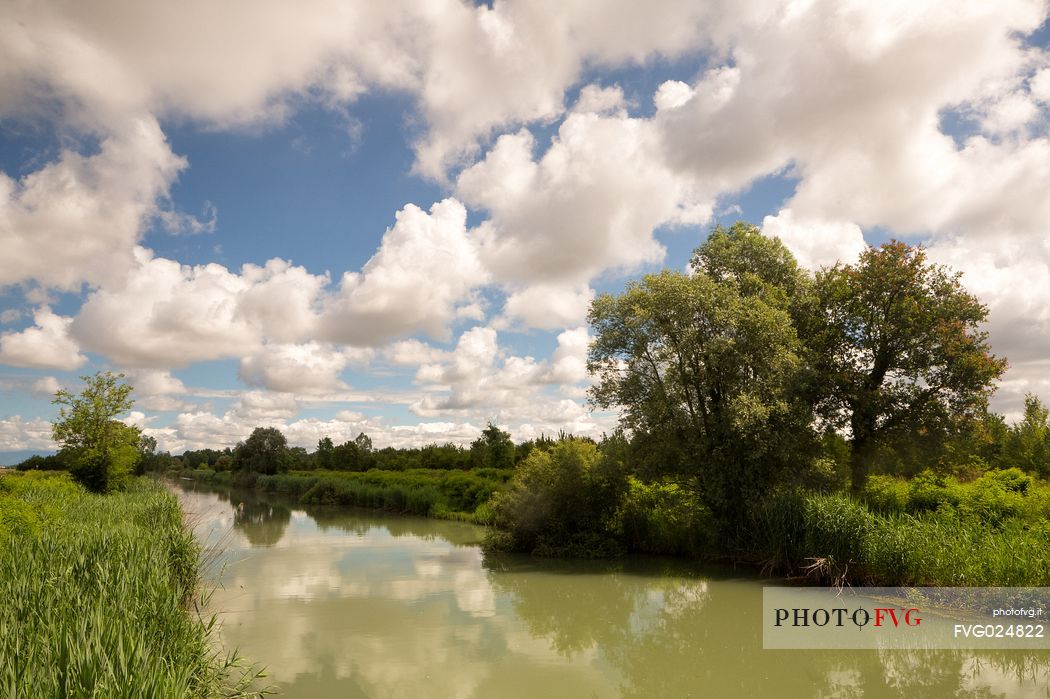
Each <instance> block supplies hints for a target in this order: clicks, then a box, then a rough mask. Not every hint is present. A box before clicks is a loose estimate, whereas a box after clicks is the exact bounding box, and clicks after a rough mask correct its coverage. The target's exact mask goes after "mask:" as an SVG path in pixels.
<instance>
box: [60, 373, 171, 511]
mask: <svg viewBox="0 0 1050 699" xmlns="http://www.w3.org/2000/svg"><path fill="white" fill-rule="evenodd" d="M80 378H81V379H82V380H83V381H84V389H83V390H82V391H81V392H80V393H79V394H74V393H71V392H69V391H67V390H65V389H60V390H59V391H58V392H57V393H55V398H54V400H53V401H52V403H54V404H55V405H58V406H59V411H58V417H57V418H56V419H55V420H54V421H53V422H52V423H51V436H52V439H54V440H55V441H56V442H58V443H59V444H61V445H62V448H61V450H60V452H59V454H60V456H61V458H62V460H63V461H64V462H65V463H67V464H68V465H69V468H70V471H71V472H72V474H73V477H74V478H75V479H76V480H78V481H79V482H80V483H82V484H83V485H84V486H86V487H87V488H89V489H90V490H94V491H96V492H105V491H108V490H113V489H116V488H120V487H122V486H123V485H124V484H125V483H126V481H127V478H128V477H129V476H130V475H131V473H132V470H133V469H134V466H135V464H136V462H137V461H138V459H139V457H140V449H139V444H140V438H141V433H140V432H139V430H138V428H136V427H132V426H130V425H126V424H124V423H123V422H121V421H119V420H117V419H116V418H117V416H118V415H120V414H122V413H126V412H128V411H129V410H131V408H132V406H133V405H134V403H135V402H134V401H133V400H132V398H131V392H132V390H133V389H132V387H131V386H130V385H128V384H126V383H124V374H114V373H113V372H110V371H100V372H98V373H96V374H95V375H94V376H82V377H80ZM154 444H155V442H154Z"/></svg>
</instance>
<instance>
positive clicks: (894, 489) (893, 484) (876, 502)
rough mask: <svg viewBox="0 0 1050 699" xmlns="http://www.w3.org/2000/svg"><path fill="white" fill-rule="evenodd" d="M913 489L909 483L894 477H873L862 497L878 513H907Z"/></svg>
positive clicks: (870, 478)
mask: <svg viewBox="0 0 1050 699" xmlns="http://www.w3.org/2000/svg"><path fill="white" fill-rule="evenodd" d="M910 492H911V487H910V486H909V485H908V482H907V481H905V480H903V479H900V478H894V477H893V476H871V477H869V478H868V482H867V484H866V485H865V487H864V492H863V493H862V497H863V499H864V501H865V502H866V503H868V506H869V507H871V509H873V510H875V511H877V512H886V513H890V512H905V511H906V510H907V509H908V499H909V495H910Z"/></svg>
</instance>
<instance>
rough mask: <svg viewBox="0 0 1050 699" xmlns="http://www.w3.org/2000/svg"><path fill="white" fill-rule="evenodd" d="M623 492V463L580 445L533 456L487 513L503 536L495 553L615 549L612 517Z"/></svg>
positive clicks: (589, 444) (560, 446)
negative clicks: (506, 550) (502, 550)
mask: <svg viewBox="0 0 1050 699" xmlns="http://www.w3.org/2000/svg"><path fill="white" fill-rule="evenodd" d="M625 491H626V478H625V475H624V472H623V464H621V463H619V462H617V461H616V460H615V459H612V458H603V456H602V454H601V452H600V451H599V450H598V447H597V446H595V445H594V444H593V443H592V442H589V441H584V440H566V441H562V442H559V443H558V444H556V445H555V446H554V448H553V449H551V450H550V451H540V450H534V451H532V452H531V453H530V454H529V456H528V458H526V459H525V461H524V462H523V463H522V464H520V465H519V466H518V469H517V472H516V473H515V475H514V479H513V480H512V481H511V486H510V488H509V489H508V490H507V491H505V492H502V493H499V494H498V495H496V497H494V498H493V501H492V510H493V515H494V521H495V523H496V525H497V526H498V527H499V528H500V529H501V530H502V531H503V532H504V533H505V534H504V536H503V537H502V538H501V539H500V541H498V542H493V543H494V544H495V545H497V546H498V547H499V548H504V549H509V550H513V551H529V552H532V553H536V554H539V555H548V556H550V555H572V556H578V557H592V556H603V555H608V554H609V553H610V552H611V550H614V549H615V548H616V543H615V541H616V539H615V537H616V516H615V515H616V512H617V510H618V509H619V506H620V503H621V502H622V500H623V496H624V493H625Z"/></svg>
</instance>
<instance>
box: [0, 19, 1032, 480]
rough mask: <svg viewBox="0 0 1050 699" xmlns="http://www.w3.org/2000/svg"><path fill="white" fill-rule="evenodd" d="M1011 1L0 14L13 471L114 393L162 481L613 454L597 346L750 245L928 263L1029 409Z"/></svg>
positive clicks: (0, 301)
mask: <svg viewBox="0 0 1050 699" xmlns="http://www.w3.org/2000/svg"><path fill="white" fill-rule="evenodd" d="M1047 15H1048V6H1047V3H1046V2H1042V1H1035V0H1002V1H1000V2H996V3H988V2H983V1H973V2H967V1H965V0H962V1H960V0H952V1H950V2H932V1H931V2H926V3H918V4H917V3H914V2H906V1H903V0H902V1H887V2H879V3H872V2H867V1H865V0H855V1H851V0H844V1H838V2H830V1H828V2H825V1H821V0H812V1H810V0H791V1H789V2H777V1H763V2H751V1H747V0H743V1H742V0H710V1H704V2H698V1H697V0H666V1H664V2H660V3H636V2H630V1H628V0H618V1H613V0H606V1H596V0H586V1H579V2H571V1H567V0H533V1H531V2H501V1H498V0H497V1H495V2H491V3H480V4H473V3H468V2H459V1H457V0H426V1H419V2H409V1H404V2H399V1H389V2H384V3H375V2H366V1H364V0H362V1H360V2H350V1H344V0H338V1H336V0H302V1H301V2H297V3H285V2H278V1H276V0H273V1H266V0H231V1H230V2H224V3H218V4H217V3H214V2H211V1H210V0H186V1H184V2H180V3H170V2H159V1H153V0H126V1H122V0H105V1H103V0H80V1H78V2H58V1H57V0H47V1H41V2H29V1H26V2H19V1H17V0H5V1H3V2H0V250H2V253H0V463H3V459H4V456H5V455H7V457H9V458H8V460H10V459H11V458H14V457H15V456H19V457H21V456H23V455H25V454H27V453H29V452H47V451H51V450H53V449H54V446H55V445H54V444H52V442H51V440H50V420H51V419H52V418H53V417H54V416H55V413H56V410H55V408H54V406H52V404H51V402H50V401H51V398H52V397H53V395H54V392H55V391H56V390H58V389H59V388H62V387H64V388H66V389H69V390H73V391H76V390H78V389H79V387H80V386H81V385H82V384H81V382H80V379H79V378H78V377H79V376H81V375H85V374H93V373H94V372H96V371H100V370H111V371H119V372H124V373H125V374H126V375H127V377H128V381H129V382H130V383H131V384H132V385H134V387H135V394H134V395H135V398H136V405H135V408H134V411H133V412H132V413H131V414H130V415H128V416H127V417H126V420H127V421H128V422H130V423H132V424H135V425H137V426H139V427H141V428H142V429H143V430H144V431H145V432H146V433H148V434H151V435H153V436H155V437H156V438H157V440H158V443H159V446H160V448H161V449H168V450H171V451H172V452H173V453H180V452H181V451H183V450H185V449H193V448H202V447H212V448H219V447H225V446H233V445H235V444H236V443H237V442H238V441H240V440H242V439H244V438H245V437H246V436H247V435H248V434H250V432H251V430H252V429H253V428H254V427H256V426H269V425H274V426H277V427H279V428H281V429H282V431H284V433H285V434H286V435H287V436H288V439H289V441H290V443H292V444H294V445H299V446H304V447H307V448H311V449H312V448H313V447H314V446H315V445H316V444H317V441H318V439H320V438H321V437H323V436H326V435H327V436H331V437H332V438H333V439H334V440H335V441H336V442H337V443H338V442H341V441H345V440H347V439H351V438H353V437H354V436H356V435H357V434H358V433H359V432H365V433H366V434H368V435H369V436H370V437H371V438H372V439H373V442H374V443H375V444H376V445H377V446H379V447H383V446H410V445H419V444H423V443H427V442H445V441H452V442H457V443H466V442H469V441H470V440H472V439H474V438H475V437H476V436H477V435H478V433H479V432H480V430H481V429H482V428H483V427H484V426H485V424H486V423H488V422H493V423H495V424H498V425H500V426H501V427H503V428H504V429H507V430H509V431H510V432H511V434H512V435H513V436H514V438H515V439H517V440H523V439H529V438H532V437H536V436H538V435H539V434H542V433H546V434H551V433H556V432H557V431H559V430H565V431H570V432H573V433H576V434H583V435H591V436H599V435H600V434H601V433H603V432H608V431H610V430H611V429H612V428H613V427H614V426H615V423H616V415H615V414H614V413H608V412H604V413H600V412H592V411H591V409H590V407H589V406H588V403H587V387H588V378H587V372H586V353H587V344H588V340H589V334H588V327H587V322H586V314H587V309H588V305H589V302H590V301H591V299H592V298H594V296H595V294H598V293H606V292H610V293H616V292H618V291H620V290H622V289H623V288H624V285H625V284H626V283H627V282H628V281H629V280H631V279H634V278H638V277H639V276H640V275H642V274H645V273H648V272H653V271H656V270H659V269H662V268H665V267H669V268H672V269H684V268H685V266H686V264H687V262H688V260H689V256H690V253H691V251H692V250H693V249H694V248H695V247H696V246H697V245H698V244H700V243H701V242H703V240H704V239H705V237H706V236H707V234H708V232H709V231H710V230H711V228H712V226H714V225H716V224H720V223H721V224H729V223H732V222H733V221H735V220H741V219H742V220H746V221H749V222H751V223H753V224H755V225H757V226H760V227H761V229H762V231H763V233H765V234H766V235H770V236H776V237H779V238H780V239H781V240H783V241H784V243H785V244H786V245H787V246H788V247H789V248H790V249H791V250H792V251H793V252H794V253H795V255H796V256H797V258H798V259H799V261H800V262H801V263H802V264H803V265H805V266H807V267H808V268H810V269H818V268H819V267H821V266H823V265H831V264H835V263H836V262H839V261H842V262H851V261H853V260H855V259H856V258H857V255H858V254H859V253H860V252H861V251H862V250H863V249H864V247H865V245H878V244H880V243H882V242H885V241H887V240H889V239H891V238H896V239H900V240H905V241H907V242H909V243H916V244H917V243H921V244H923V245H925V246H926V247H927V248H928V252H929V256H930V258H931V259H932V260H934V261H936V262H937V263H939V264H945V265H949V266H950V267H952V268H953V269H954V270H957V271H959V272H961V273H962V274H963V277H962V283H963V284H964V285H965V286H966V287H967V288H968V289H969V290H970V291H972V292H973V293H974V294H976V295H977V296H978V297H979V298H980V299H981V300H982V301H983V302H984V303H985V304H987V306H988V307H989V318H988V323H987V327H986V329H987V331H988V332H989V333H990V338H991V344H992V347H993V350H994V352H995V353H996V354H998V355H1000V356H1005V357H1007V358H1008V359H1009V361H1010V369H1009V370H1008V372H1007V373H1006V374H1005V376H1004V377H1003V380H1002V381H1001V383H1000V386H999V389H998V391H997V393H996V395H995V396H994V398H993V401H992V406H993V408H994V409H996V410H998V411H1000V412H1003V413H1005V414H1006V415H1007V416H1008V417H1016V416H1017V415H1018V414H1019V412H1020V410H1021V408H1022V405H1023V397H1024V395H1025V393H1026V392H1034V393H1036V394H1038V395H1041V396H1042V397H1043V398H1044V400H1045V399H1050V351H1048V350H1050V229H1048V223H1050V196H1048V193H1050V133H1048V125H1050V50H1048V44H1050V29H1048V26H1047Z"/></svg>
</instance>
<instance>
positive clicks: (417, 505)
mask: <svg viewBox="0 0 1050 699" xmlns="http://www.w3.org/2000/svg"><path fill="white" fill-rule="evenodd" d="M512 473H513V471H512V470H510V469H495V468H480V469H472V470H469V471H458V470H440V469H409V470H406V471H381V470H378V469H373V470H370V471H362V472H355V471H324V470H316V471H291V472H288V473H279V474H274V475H255V474H245V473H233V472H230V471H213V470H211V469H193V470H184V471H182V472H180V473H179V475H180V476H181V477H184V478H191V479H193V480H196V481H200V482H204V483H213V484H216V485H241V486H250V487H254V488H257V489H259V490H262V491H264V492H270V493H280V494H282V495H286V496H290V497H293V498H295V499H297V500H298V501H299V502H300V503H302V504H304V505H342V506H352V507H367V508H372V509H377V510H384V511H387V512H396V513H399V514H414V515H420V516H423V517H437V518H442V519H454V520H460V521H465V522H474V523H477V524H488V523H490V522H491V521H492V512H491V509H490V508H489V504H488V503H489V500H490V499H491V497H492V495H493V494H494V493H496V492H498V491H500V490H502V489H503V488H505V487H506V484H507V482H508V481H509V480H510V477H511V474H512Z"/></svg>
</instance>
